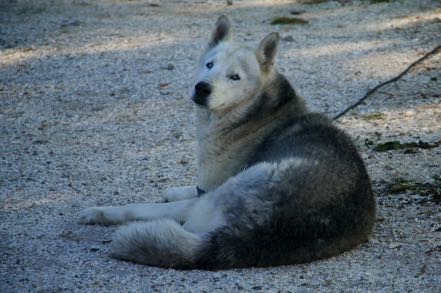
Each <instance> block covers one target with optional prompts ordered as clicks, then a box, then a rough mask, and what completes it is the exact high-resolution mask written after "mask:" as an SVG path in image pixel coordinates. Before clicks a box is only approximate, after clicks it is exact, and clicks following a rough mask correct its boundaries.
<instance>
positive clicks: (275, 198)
mask: <svg viewBox="0 0 441 293" xmlns="http://www.w3.org/2000/svg"><path fill="white" fill-rule="evenodd" d="M278 47H279V35H278V34H277V33H271V34H269V35H268V36H267V37H265V38H264V39H263V40H262V41H261V42H260V44H259V46H258V48H257V49H253V48H250V47H247V46H244V45H243V44H241V43H236V42H233V40H232V29H231V24H230V21H229V20H228V19H227V18H226V17H225V16H221V17H220V18H219V20H218V21H217V23H216V26H215V29H214V32H213V34H212V36H211V39H210V41H209V43H208V48H207V49H206V51H205V53H204V54H203V56H202V58H201V62H200V64H199V79H198V82H197V83H196V85H195V87H194V90H193V94H192V99H193V101H194V102H195V103H196V121H197V138H198V150H197V152H198V153H197V155H198V185H197V187H196V186H194V187H188V186H187V187H181V188H172V189H169V190H167V191H166V192H165V198H166V199H167V201H168V202H165V203H151V204H131V205H127V206H122V207H92V208H89V209H86V210H84V211H83V212H82V213H81V216H80V219H81V221H82V222H83V223H86V224H104V225H114V224H123V223H126V222H130V221H136V223H131V224H129V225H127V226H125V227H123V228H121V229H120V230H119V231H117V232H116V234H115V236H114V238H113V241H112V255H113V256H114V257H116V258H119V259H123V260H129V261H133V262H136V263H142V264H147V265H153V266H161V267H172V268H181V269H191V268H203V269H212V270H215V269H223V268H233V267H249V266H258V267H260V266H274V265H286V264H294V263H302V262H309V261H312V260H316V259H321V258H326V257H330V256H334V255H337V254H339V253H342V252H343V251H346V250H349V249H351V248H353V247H355V246H357V245H358V244H360V243H363V242H365V241H367V240H368V236H369V233H370V231H371V229H372V225H373V223H374V216H375V201H374V197H373V194H372V190H371V184H370V180H369V176H368V174H367V172H366V169H365V167H364V164H363V161H362V159H361V158H360V155H359V154H358V152H357V150H356V148H355V146H354V144H353V143H352V142H351V139H350V138H349V137H348V136H347V135H346V134H345V133H344V132H343V131H342V130H340V129H338V128H336V127H335V126H334V125H333V124H332V122H331V121H330V120H329V119H328V118H326V117H325V116H323V115H321V114H314V113H308V111H307V110H306V107H305V105H304V102H303V100H302V98H301V97H299V96H298V95H297V94H296V92H295V91H294V89H293V88H292V86H291V85H290V83H289V82H288V81H287V80H286V78H285V77H284V76H283V75H281V74H280V73H279V72H278V71H277V68H276V65H275V58H276V55H277V52H278Z"/></svg>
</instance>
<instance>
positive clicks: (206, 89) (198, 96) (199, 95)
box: [193, 81, 211, 105]
mask: <svg viewBox="0 0 441 293" xmlns="http://www.w3.org/2000/svg"><path fill="white" fill-rule="evenodd" d="M210 94H211V85H210V84H209V83H207V82H204V81H200V82H198V83H197V84H196V85H195V86H194V95H193V101H194V102H195V103H196V104H199V105H206V104H207V97H208V96H209V95H210Z"/></svg>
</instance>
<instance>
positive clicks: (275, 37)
mask: <svg viewBox="0 0 441 293" xmlns="http://www.w3.org/2000/svg"><path fill="white" fill-rule="evenodd" d="M279 40H280V37H279V34H278V33H270V34H269V35H268V36H266V37H265V38H264V39H263V40H262V41H261V42H260V44H259V47H258V48H257V52H256V57H257V61H258V62H259V64H260V68H261V69H262V71H269V70H270V69H271V68H272V67H273V66H274V59H275V58H276V55H277V52H278V50H279Z"/></svg>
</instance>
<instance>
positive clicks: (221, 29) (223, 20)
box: [208, 15, 232, 49]
mask: <svg viewBox="0 0 441 293" xmlns="http://www.w3.org/2000/svg"><path fill="white" fill-rule="evenodd" d="M231 35H232V31H231V22H230V20H228V18H227V17H226V16H225V15H222V16H221V17H219V19H218V20H217V21H216V27H215V29H214V31H213V34H212V36H211V40H210V42H209V43H208V48H209V49H211V48H213V47H215V46H216V45H218V44H219V43H220V42H224V41H228V40H229V39H231Z"/></svg>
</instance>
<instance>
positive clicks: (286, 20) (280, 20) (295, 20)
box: [271, 16, 308, 25]
mask: <svg viewBox="0 0 441 293" xmlns="http://www.w3.org/2000/svg"><path fill="white" fill-rule="evenodd" d="M307 23H308V21H307V20H305V19H303V18H300V17H286V16H281V17H274V18H273V20H272V21H271V24H272V25H276V24H282V25H286V24H302V25H303V24H307Z"/></svg>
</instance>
